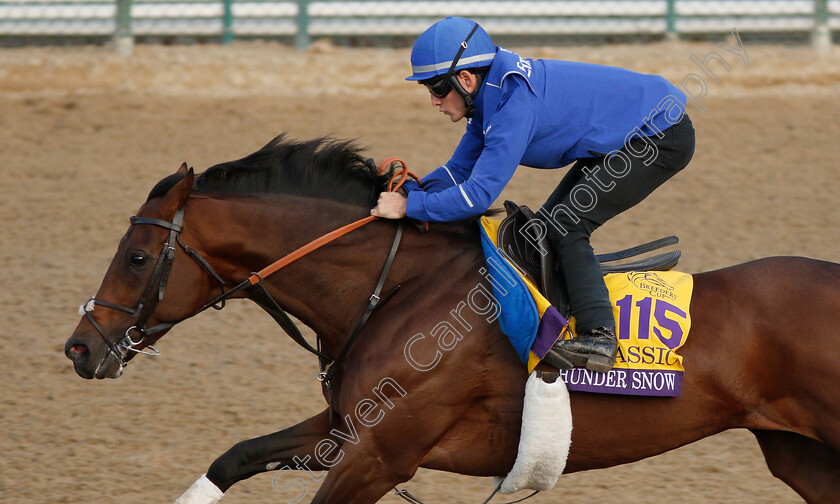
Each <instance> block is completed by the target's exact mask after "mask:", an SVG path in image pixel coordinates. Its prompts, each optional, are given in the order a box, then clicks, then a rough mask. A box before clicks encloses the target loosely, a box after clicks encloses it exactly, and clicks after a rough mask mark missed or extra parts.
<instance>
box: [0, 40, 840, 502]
mask: <svg viewBox="0 0 840 504" xmlns="http://www.w3.org/2000/svg"><path fill="white" fill-rule="evenodd" d="M744 44H745V46H746V49H747V52H748V55H749V59H750V65H749V67H748V68H747V67H745V65H744V63H743V62H742V61H740V60H739V59H738V58H737V56H735V55H732V54H730V53H725V52H722V54H724V55H725V56H726V58H727V60H728V61H729V63H730V64H731V65H732V68H731V70H730V71H728V72H727V71H725V70H723V69H722V68H718V71H717V74H718V77H719V79H720V82H719V83H713V82H712V81H711V80H709V81H708V82H707V95H706V97H705V99H704V100H703V102H702V104H703V106H704V107H705V110H704V111H702V112H701V111H699V110H697V109H696V108H689V113H690V114H691V116H692V119H693V121H694V124H695V127H696V129H697V138H698V141H697V154H696V155H695V158H694V160H693V161H692V163H691V165H690V166H689V167H688V168H687V169H686V171H685V172H684V173H682V174H680V175H679V176H678V177H677V178H676V179H675V180H674V181H672V182H670V183H669V184H667V185H666V186H664V187H663V188H662V189H660V190H659V191H657V192H656V193H655V194H654V195H653V196H652V197H651V198H649V199H648V200H647V201H645V202H644V203H643V204H642V205H640V206H639V207H638V208H636V209H633V210H632V211H630V212H628V213H627V214H626V215H623V216H620V217H619V218H617V219H615V220H614V221H612V222H611V223H609V224H608V225H607V226H605V227H604V229H602V230H600V231H599V232H598V233H596V236H595V239H594V243H595V246H596V249H598V250H600V251H607V250H610V249H617V248H620V247H624V246H629V245H633V244H636V243H638V242H641V241H646V240H648V239H653V238H656V237H658V236H661V235H665V234H670V233H675V234H678V235H679V236H680V237H681V239H682V244H681V248H682V250H683V252H684V260H683V262H682V264H681V269H682V270H684V271H688V272H697V271H703V270H708V269H714V268H720V267H724V266H727V265H731V264H735V263H738V262H743V261H747V260H750V259H754V258H758V257H763V256H770V255H777V254H793V255H806V256H810V257H815V258H821V259H826V260H832V261H835V262H837V261H840V249H838V245H840V239H838V238H837V232H836V230H837V229H840V213H839V212H838V209H839V207H840V205H838V203H837V195H838V194H840V177H838V176H837V166H836V165H837V158H838V155H840V147H838V141H837V139H838V138H840V119H838V117H840V99H838V98H837V97H838V92H840V52H838V51H840V49H838V48H835V50H834V52H833V53H832V54H831V55H829V56H826V57H824V58H819V59H818V58H816V57H815V56H814V55H813V54H812V53H811V52H810V51H809V50H808V49H805V48H784V47H768V46H764V47H758V46H756V47H753V46H751V45H750V41H749V38H748V37H745V38H744ZM712 50H718V51H720V49H719V48H717V47H716V46H715V45H714V44H711V43H701V44H681V43H676V44H673V45H667V44H656V45H647V46H611V47H602V48H563V49H545V48H536V49H534V48H531V49H522V50H521V52H522V53H523V54H525V55H528V56H535V57H559V58H565V59H571V60H579V61H589V62H594V63H605V64H613V65H619V66H624V67H627V68H630V69H633V70H638V71H643V72H649V73H660V74H663V75H665V76H666V77H667V78H668V79H670V80H671V81H672V82H680V81H681V80H682V78H683V77H684V76H685V75H687V74H690V73H694V72H698V70H697V67H696V66H694V64H693V63H692V62H691V61H690V59H689V57H690V55H691V54H696V55H697V56H700V57H701V58H702V56H703V55H704V54H706V53H708V52H709V51H712ZM407 58H408V51H405V50H393V51H386V50H367V49H364V50H363V49H356V50H349V49H337V48H333V47H331V46H329V45H327V44H319V45H316V46H315V47H313V48H312V49H310V50H309V51H307V52H306V53H295V52H293V51H291V50H290V49H288V48H284V47H281V46H277V45H273V44H260V43H253V44H241V45H234V46H232V47H228V48H223V47H215V46H214V47H197V46H196V47H174V48H173V47H143V46H141V47H138V48H137V52H136V55H135V56H134V57H133V58H132V59H130V60H122V59H119V58H118V57H116V56H114V55H113V54H111V53H109V52H107V51H105V50H104V49H99V48H69V49H65V48H62V49H56V48H52V49H19V50H5V51H2V52H0V110H1V111H2V113H0V159H2V168H0V169H2V177H3V180H2V182H1V183H0V222H2V224H0V229H2V234H0V237H2V238H0V281H2V286H3V290H2V291H1V292H0V307H2V308H0V310H1V311H2V314H3V320H4V322H5V323H4V324H3V325H2V329H0V342H2V343H3V347H4V350H5V352H4V353H5V355H6V357H5V359H4V363H3V365H2V368H0V369H2V371H1V372H0V376H2V380H3V383H2V388H0V425H2V435H0V453H3V456H2V457H0V501H2V502H4V503H18V502H20V503H23V502H26V503H57V502H72V503H88V502H95V501H99V502H118V503H121V504H122V503H126V504H128V503H150V502H160V503H163V502H172V501H173V500H174V499H175V497H177V496H178V495H179V494H180V493H181V492H182V491H183V490H185V489H186V488H187V487H188V486H189V485H190V484H191V483H192V482H193V481H194V480H195V478H196V477H197V476H198V475H200V474H201V473H202V472H204V471H205V470H206V468H207V466H208V465H209V463H210V462H212V460H213V459H214V458H215V457H216V456H218V455H220V454H221V453H223V452H224V451H225V450H227V449H228V448H229V447H230V446H232V445H233V444H234V443H236V442H237V441H239V440H242V439H245V438H250V437H255V436H258V435H262V434H266V433H269V432H272V431H275V430H279V429H281V428H284V427H287V426H290V425H292V424H294V423H296V422H298V421H301V420H303V419H304V418H307V417H309V416H311V415H312V414H314V413H316V412H318V411H320V410H321V409H322V408H323V401H322V399H320V396H319V390H318V386H317V383H316V382H315V380H314V375H315V372H316V363H315V361H314V360H313V359H312V358H310V357H309V356H308V355H307V354H305V353H304V352H303V351H302V350H300V349H298V348H297V347H296V346H295V345H294V343H293V342H292V341H291V340H289V339H288V338H286V337H285V336H282V335H281V334H280V333H279V330H278V329H276V328H275V327H274V326H273V325H272V324H273V323H272V322H271V321H270V319H268V317H266V316H264V315H263V314H262V313H261V312H259V310H258V309H256V308H255V307H254V306H251V305H248V304H244V303H239V304H236V303H234V304H232V305H231V306H230V307H229V308H227V309H226V310H225V311H223V312H221V313H212V314H205V315H202V316H201V317H198V318H196V319H194V320H190V321H188V322H185V323H184V324H183V325H182V326H179V327H178V329H177V330H175V331H173V333H172V334H171V335H169V336H167V338H166V339H165V340H164V341H163V342H162V344H161V345H160V347H161V349H162V351H163V352H164V356H163V357H161V358H159V359H149V358H141V359H136V360H135V363H134V364H132V365H131V366H130V367H129V368H128V370H127V372H126V375H125V376H124V377H123V378H121V379H119V380H116V381H110V380H109V381H105V382H90V381H84V380H82V379H80V378H78V377H77V376H76V375H75V373H74V372H73V370H72V366H71V364H70V362H69V361H68V360H67V359H66V358H65V357H64V356H63V355H62V346H63V343H64V341H65V339H66V338H67V337H68V336H69V335H70V334H71V332H72V331H73V328H74V327H75V325H76V323H77V322H78V316H77V314H76V307H77V306H78V305H79V304H80V303H81V302H83V301H84V300H85V299H87V298H88V297H89V296H90V295H91V294H93V293H94V292H95V291H96V289H97V287H98V285H99V281H100V279H101V278H102V276H103V275H104V272H105V269H106V267H107V265H108V263H109V262H110V260H111V256H112V255H113V253H114V250H115V249H116V246H117V243H118V241H119V238H120V236H121V235H122V234H123V233H124V232H125V229H126V226H127V222H128V216H130V215H132V214H133V212H134V211H135V210H136V209H137V208H138V207H139V205H140V204H141V203H142V202H143V201H144V200H145V196H146V194H147V192H148V190H149V189H150V188H151V187H152V186H153V185H154V183H155V182H156V181H158V180H159V179H161V178H162V177H164V176H165V175H167V174H169V173H171V172H173V171H174V170H175V169H176V168H177V167H178V166H179V165H180V163H181V162H182V161H187V162H189V163H190V164H191V165H192V166H195V167H196V168H197V169H198V170H202V169H204V168H206V167H207V166H210V165H211V164H214V163H216V162H220V161H224V160H230V159H235V158H238V157H241V156H243V155H246V154H248V153H250V152H252V151H254V150H256V149H258V148H259V147H261V146H262V145H263V144H264V143H266V142H267V141H268V140H269V139H271V138H272V137H273V136H274V135H276V134H278V133H280V132H283V131H287V132H289V134H290V135H291V136H293V137H298V138H310V137H314V136H321V135H325V134H331V135H335V136H338V137H346V138H358V139H359V142H360V143H361V144H362V145H365V146H368V147H369V148H368V149H367V151H368V152H369V153H370V155H371V156H373V157H375V158H377V159H381V158H384V157H386V156H389V155H400V156H401V157H403V158H405V159H406V160H407V161H408V163H409V165H410V166H411V167H413V168H415V169H416V170H417V171H419V172H421V173H425V172H427V171H428V170H429V169H431V168H433V167H435V166H438V165H439V164H440V163H442V162H444V161H446V159H447V158H448V155H449V154H450V153H451V150H452V149H453V148H454V146H455V144H456V143H457V141H458V139H459V136H460V132H461V131H462V128H463V125H462V124H457V125H452V124H449V123H448V121H447V120H446V119H445V118H444V117H443V116H439V115H438V114H437V112H436V111H434V110H433V109H432V108H431V107H430V106H429V105H428V98H427V96H428V95H427V94H425V93H423V92H421V90H420V89H418V88H417V87H416V85H411V84H409V83H405V82H404V81H403V80H402V77H403V76H404V74H405V73H406V72H407V68H408V64H407V63H406V62H407ZM561 175H562V172H553V173H552V172H546V173H539V172H536V171H534V170H528V169H521V170H519V172H518V174H517V176H516V177H515V179H514V181H513V183H512V184H511V186H510V187H509V189H508V190H507V191H506V193H505V194H504V197H506V198H508V199H513V200H517V201H519V202H522V203H527V204H530V205H539V204H540V203H541V202H542V200H543V199H544V198H545V197H546V196H547V194H548V193H549V192H550V188H553V184H556V181H558V180H559V178H560V177H561ZM695 323H702V321H696V322H695ZM778 323H780V324H786V325H789V326H790V329H791V331H795V330H796V325H797V324H796V321H795V320H778ZM800 372H807V370H801V371H800ZM315 486H317V485H316V484H314V483H313V488H314V487H315ZM407 487H408V488H410V490H411V491H412V493H414V494H416V495H418V496H420V497H421V498H423V499H424V500H427V501H429V502H450V503H451V502H458V503H462V502H463V503H467V502H472V503H474V502H481V501H482V500H483V499H484V498H485V497H486V496H487V494H489V491H490V490H491V483H490V481H489V480H486V479H479V478H468V477H461V476H456V475H449V474H443V473H433V472H430V471H421V472H420V473H418V475H417V476H416V477H415V479H414V480H413V481H411V482H410V483H409V484H408V485H407ZM312 495H313V494H312V493H311V492H310V495H309V497H310V498H311V496H312ZM573 497H574V498H573ZM567 499H571V500H570V501H571V502H599V503H603V504H607V503H643V502H682V503H685V504H688V503H701V502H732V503H742V502H756V503H767V502H773V503H794V502H801V500H800V499H799V498H798V497H797V496H796V495H795V494H794V493H793V492H792V491H791V490H789V489H787V487H786V486H784V485H783V484H781V483H780V482H777V481H776V480H775V479H774V478H773V477H772V476H771V475H770V474H769V472H768V470H767V469H766V467H765V466H764V462H763V459H762V457H761V454H760V451H759V449H758V446H757V444H756V443H755V441H754V440H753V438H752V436H751V435H750V434H749V433H746V432H738V431H735V432H729V433H724V434H721V435H718V436H715V437H713V438H711V439H708V440H704V441H702V442H699V443H696V444H693V445H690V446H687V447H684V448H681V449H679V450H675V451H673V452H671V453H667V454H665V455H661V456H658V457H655V458H653V459H650V460H646V461H642V462H639V463H635V464H631V465H627V466H623V467H618V468H613V469H608V470H602V471H595V472H590V473H584V474H575V475H570V476H567V477H564V479H563V480H561V484H560V485H559V487H558V489H556V490H554V491H552V492H549V493H547V494H542V495H540V496H538V497H536V498H534V499H532V500H531V501H530V502H534V503H549V502H560V501H564V502H565V501H566V500H567ZM223 502H225V503H228V504H233V503H245V502H283V500H282V499H281V498H280V497H279V496H278V494H276V493H274V492H273V490H272V485H271V476H270V475H263V476H258V477H255V478H252V479H251V480H248V481H245V482H243V483H241V484H238V485H236V486H234V487H233V489H232V490H231V491H230V492H229V495H228V496H226V497H225V499H224V501H223ZM382 502H388V503H395V502H402V501H400V500H398V499H397V498H396V497H394V496H388V497H386V498H384V499H383V500H382Z"/></svg>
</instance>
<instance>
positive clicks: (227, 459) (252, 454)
mask: <svg viewBox="0 0 840 504" xmlns="http://www.w3.org/2000/svg"><path fill="white" fill-rule="evenodd" d="M328 415H329V410H324V411H322V412H321V413H319V414H318V415H315V416H314V417H312V418H310V419H308V420H305V421H303V422H301V423H299V424H297V425H295V426H293V427H289V428H288V429H285V430H282V431H280V432H275V433H274V434H269V435H267V436H262V437H258V438H254V439H249V440H247V441H242V442H240V443H237V444H236V445H234V446H233V448H231V449H230V450H228V451H227V452H225V454H224V455H222V456H221V457H219V458H217V459H216V460H215V461H214V462H213V463H212V464H211V465H210V469H208V470H207V478H206V479H207V480H209V483H212V484H213V485H215V486H216V487H217V488H215V489H214V488H212V486H211V485H208V482H207V481H206V480H201V479H200V480H199V481H197V482H196V484H195V485H193V487H192V488H190V490H188V491H187V492H186V493H185V494H184V495H182V496H181V498H180V499H179V500H178V501H177V502H178V503H182V502H183V503H193V502H195V503H205V502H208V503H213V502H217V501H218V498H217V499H215V500H214V499H213V498H212V495H214V494H218V493H219V491H220V492H224V491H226V490H227V489H228V488H230V487H231V486H232V485H233V484H234V483H236V482H237V481H241V480H244V479H246V478H250V477H251V476H253V475H255V474H259V473H261V472H266V471H271V470H274V469H307V470H316V471H319V470H324V469H326V468H325V467H320V464H319V463H318V462H317V461H316V460H314V457H313V456H312V454H313V453H314V452H315V446H317V445H318V443H320V442H321V441H323V440H324V439H331V436H330V433H329V432H330V426H329V416H328ZM301 465H302V466H301ZM208 495H209V496H210V497H205V496H208ZM194 496H195V497H194Z"/></svg>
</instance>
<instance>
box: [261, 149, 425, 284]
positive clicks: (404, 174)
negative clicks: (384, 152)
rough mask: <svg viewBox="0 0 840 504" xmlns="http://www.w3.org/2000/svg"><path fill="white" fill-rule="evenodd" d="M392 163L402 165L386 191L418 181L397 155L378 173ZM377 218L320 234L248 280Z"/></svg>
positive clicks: (283, 264) (268, 273) (285, 263)
mask: <svg viewBox="0 0 840 504" xmlns="http://www.w3.org/2000/svg"><path fill="white" fill-rule="evenodd" d="M394 163H400V165H402V168H401V169H399V171H396V172H395V173H394V175H393V176H392V177H391V180H389V181H388V192H395V191H398V190H399V189H400V188H401V187H402V186H403V184H404V183H405V182H406V180H408V177H411V178H413V179H415V180H416V181H418V182H420V179H419V178H418V177H417V175H415V174H413V173H411V172H410V171H408V168H407V166H406V164H405V161H403V160H402V159H400V158H397V157H389V158H387V159H385V160H384V161H382V163H380V164H379V174H380V175H381V174H383V173H385V170H386V169H388V168H389V167H390V166H391V165H393V164H394ZM397 177H399V180H397ZM395 180H397V183H396V186H395V185H394V181H395ZM377 219H378V217H375V216H373V215H369V216H367V217H365V218H362V219H359V220H357V221H355V222H351V223H350V224H347V225H346V226H342V227H340V228H338V229H336V230H334V231H331V232H329V233H327V234H325V235H324V236H321V237H320V238H316V239H315V240H312V241H311V242H309V243H307V244H306V245H304V246H302V247H300V248H299V249H297V250H295V251H293V252H290V253H288V254H286V255H285V256H283V257H281V258H280V259H278V260H276V261H274V262H273V263H271V264H269V265H268V266H266V267H265V268H263V269H261V270H260V271H258V272H255V273H253V274H251V276H250V277H248V281H249V282H250V283H251V285H256V284H258V283H260V282H262V280H263V279H265V278H266V277H268V276H270V275H273V274H274V273H276V272H277V271H279V270H280V269H282V268H285V267H286V266H288V265H289V264H291V263H293V262H295V261H297V260H298V259H300V258H301V257H303V256H305V255H306V254H308V253H310V252H312V251H313V250H317V249H318V248H320V247H322V246H324V245H326V244H327V243H330V242H331V241H333V240H336V239H338V238H341V237H342V236H344V235H346V234H348V233H350V232H351V231H354V230H356V229H359V228H360V227H362V226H364V225H366V224H369V223H371V222H373V221H375V220H377Z"/></svg>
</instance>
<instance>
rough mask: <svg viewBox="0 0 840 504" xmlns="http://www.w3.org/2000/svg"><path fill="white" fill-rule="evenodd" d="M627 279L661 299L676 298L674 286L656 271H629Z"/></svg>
mask: <svg viewBox="0 0 840 504" xmlns="http://www.w3.org/2000/svg"><path fill="white" fill-rule="evenodd" d="M627 279H628V280H630V281H631V282H633V285H635V286H636V287H638V288H639V289H641V290H643V291H647V292H649V293H650V295H651V296H655V297H658V298H662V299H677V295H676V294H675V293H674V286H673V285H671V284H669V283H668V282H666V281H665V280H663V279H662V277H660V276H659V275H657V274H656V273H653V272H651V271H641V272H630V273H627Z"/></svg>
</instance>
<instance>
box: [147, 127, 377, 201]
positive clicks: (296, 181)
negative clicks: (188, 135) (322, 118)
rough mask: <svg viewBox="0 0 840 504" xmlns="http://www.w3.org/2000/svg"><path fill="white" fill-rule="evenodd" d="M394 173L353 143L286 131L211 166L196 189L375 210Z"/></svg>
mask: <svg viewBox="0 0 840 504" xmlns="http://www.w3.org/2000/svg"><path fill="white" fill-rule="evenodd" d="M388 177H389V174H385V175H378V174H377V170H376V167H375V166H372V165H368V164H366V163H365V161H364V158H362V156H361V154H360V148H359V147H357V146H356V145H355V144H353V142H352V141H347V140H337V139H333V138H316V139H313V140H307V141H297V140H289V139H287V138H286V135H285V134H281V135H279V136H277V137H276V138H274V139H273V140H272V141H270V142H269V143H268V144H266V146H265V147H263V148H262V149H260V150H258V151H257V152H254V153H253V154H251V155H249V156H246V157H244V158H242V159H239V160H237V161H229V162H226V163H220V164H217V165H215V166H212V167H210V168H208V169H207V170H206V171H204V173H202V174H200V175H199V176H198V177H196V180H195V186H194V188H193V193H195V194H230V193H239V194H242V193H245V194H253V193H263V194H266V193H267V194H293V195H299V196H308V197H315V198H325V199H331V200H334V201H339V202H343V203H349V204H355V205H360V206H365V207H367V208H372V207H374V206H376V201H377V199H378V198H379V193H381V192H382V190H383V189H384V188H385V184H386V183H387V180H388ZM182 178H183V175H180V176H179V175H170V176H169V177H166V178H165V179H163V180H161V181H160V182H158V184H157V185H156V186H155V188H154V189H152V191H151V193H149V198H148V199H153V198H156V197H160V196H163V195H164V194H166V192H167V191H169V189H171V188H172V186H174V185H175V184H176V183H177V182H178V181H179V180H180V179H182Z"/></svg>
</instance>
